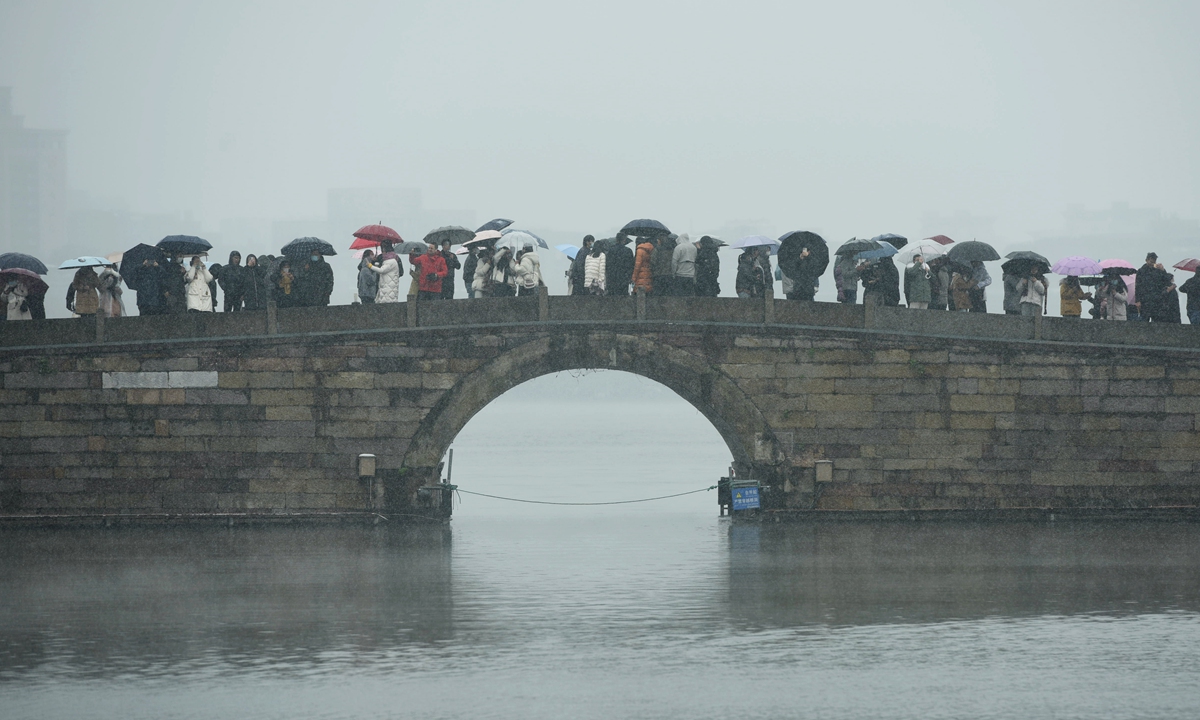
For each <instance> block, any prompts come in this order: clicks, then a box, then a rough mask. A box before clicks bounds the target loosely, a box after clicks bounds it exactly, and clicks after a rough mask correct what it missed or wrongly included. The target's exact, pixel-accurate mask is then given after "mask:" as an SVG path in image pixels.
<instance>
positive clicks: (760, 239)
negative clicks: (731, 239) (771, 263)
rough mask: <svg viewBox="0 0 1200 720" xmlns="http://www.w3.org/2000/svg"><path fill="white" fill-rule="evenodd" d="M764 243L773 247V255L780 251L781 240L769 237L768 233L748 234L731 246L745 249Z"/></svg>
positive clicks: (736, 248)
mask: <svg viewBox="0 0 1200 720" xmlns="http://www.w3.org/2000/svg"><path fill="white" fill-rule="evenodd" d="M763 245H767V246H769V247H770V248H771V254H772V255H774V254H775V253H777V252H779V241H778V240H776V239H775V238H773V237H767V236H766V235H747V236H746V237H744V238H742V239H741V240H738V241H737V242H735V243H733V244H732V245H730V246H729V247H731V248H733V249H735V250H745V249H746V248H752V247H761V246H763Z"/></svg>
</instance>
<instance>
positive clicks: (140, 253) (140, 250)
mask: <svg viewBox="0 0 1200 720" xmlns="http://www.w3.org/2000/svg"><path fill="white" fill-rule="evenodd" d="M146 260H149V261H151V262H156V263H158V264H159V265H165V264H166V263H167V255H166V253H164V252H163V251H162V250H161V249H159V248H157V247H155V246H153V245H147V244H145V243H139V244H137V245H135V246H134V247H132V248H130V249H128V250H126V251H125V253H124V254H123V255H122V256H121V268H120V271H119V272H120V275H121V279H123V280H124V281H125V284H126V285H128V286H129V288H130V289H131V290H137V289H138V285H139V284H140V283H141V273H142V263H143V262H144V261H146Z"/></svg>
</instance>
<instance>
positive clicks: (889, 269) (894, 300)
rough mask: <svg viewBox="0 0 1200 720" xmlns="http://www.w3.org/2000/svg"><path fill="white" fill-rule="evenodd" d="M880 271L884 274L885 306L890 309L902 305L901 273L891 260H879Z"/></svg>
mask: <svg viewBox="0 0 1200 720" xmlns="http://www.w3.org/2000/svg"><path fill="white" fill-rule="evenodd" d="M878 264H879V267H880V271H881V272H882V274H883V285H882V289H883V304H884V305H886V306H888V307H898V306H899V305H900V271H899V270H897V269H896V263H895V262H894V261H893V260H892V259H891V258H880V259H879V263H878Z"/></svg>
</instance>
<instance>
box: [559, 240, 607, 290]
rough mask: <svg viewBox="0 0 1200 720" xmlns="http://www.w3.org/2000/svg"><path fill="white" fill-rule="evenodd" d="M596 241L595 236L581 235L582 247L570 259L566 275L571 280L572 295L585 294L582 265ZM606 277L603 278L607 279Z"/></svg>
mask: <svg viewBox="0 0 1200 720" xmlns="http://www.w3.org/2000/svg"><path fill="white" fill-rule="evenodd" d="M595 243H596V238H594V237H592V236H591V235H584V236H583V247H582V248H580V250H579V252H577V253H575V258H574V259H573V260H571V269H570V270H569V271H568V277H569V278H570V280H571V294H572V295H587V294H588V293H587V288H585V287H584V286H583V285H584V265H585V264H586V263H587V256H588V254H589V253H591V252H592V246H593V245H594V244H595ZM607 279H608V278H605V280H606V281H607Z"/></svg>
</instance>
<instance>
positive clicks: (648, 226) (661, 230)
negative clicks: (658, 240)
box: [621, 218, 671, 237]
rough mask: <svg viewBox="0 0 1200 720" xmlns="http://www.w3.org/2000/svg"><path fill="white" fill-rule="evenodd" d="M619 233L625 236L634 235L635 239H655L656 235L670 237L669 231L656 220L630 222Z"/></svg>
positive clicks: (644, 219)
mask: <svg viewBox="0 0 1200 720" xmlns="http://www.w3.org/2000/svg"><path fill="white" fill-rule="evenodd" d="M621 232H623V233H625V234H626V235H636V236H637V237H655V236H658V235H670V234H671V231H670V230H668V229H667V226H666V225H663V224H662V223H660V222H659V221H657V220H649V219H646V218H643V219H641V220H630V221H629V222H627V223H625V227H623V228H621Z"/></svg>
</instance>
